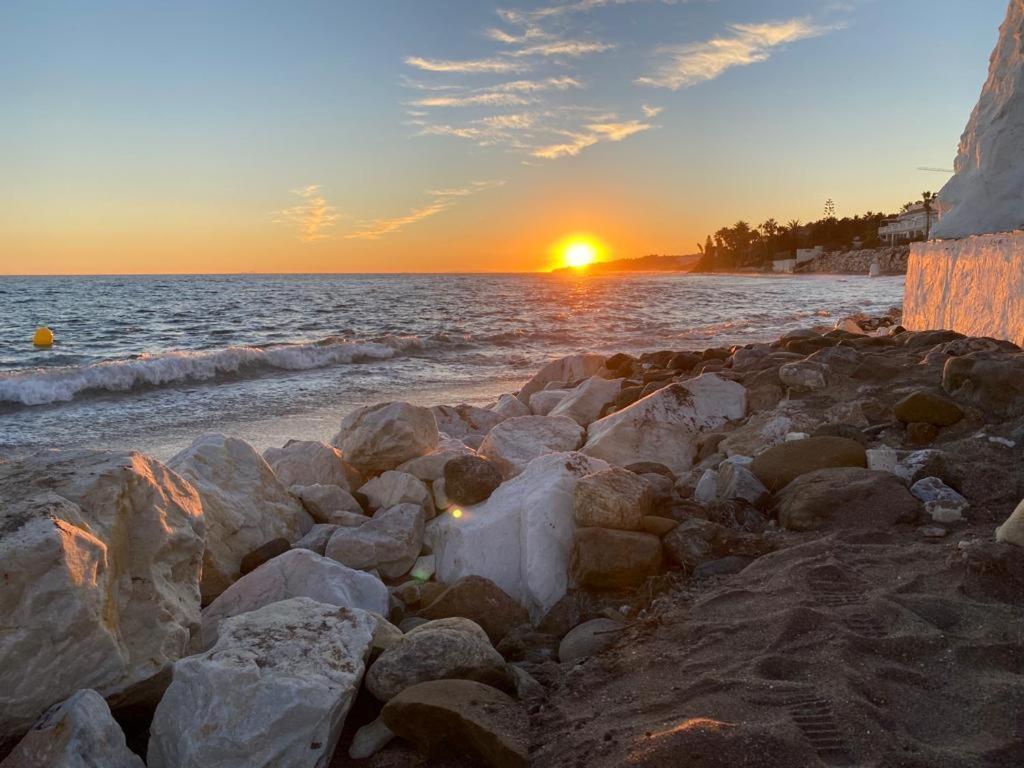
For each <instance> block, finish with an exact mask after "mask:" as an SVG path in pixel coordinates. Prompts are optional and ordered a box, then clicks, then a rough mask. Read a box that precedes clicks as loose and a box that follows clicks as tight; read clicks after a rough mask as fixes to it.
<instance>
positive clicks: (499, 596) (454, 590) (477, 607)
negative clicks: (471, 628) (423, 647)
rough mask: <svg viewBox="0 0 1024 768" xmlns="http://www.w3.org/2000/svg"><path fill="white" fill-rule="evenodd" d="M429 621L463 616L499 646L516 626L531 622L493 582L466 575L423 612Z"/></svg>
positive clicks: (520, 607)
mask: <svg viewBox="0 0 1024 768" xmlns="http://www.w3.org/2000/svg"><path fill="white" fill-rule="evenodd" d="M420 615H421V616H423V617H424V618H426V619H448V618H452V617H456V616H458V617H462V618H464V619H469V620H470V621H473V622H475V623H476V624H479V625H480V627H481V628H482V629H483V630H484V632H486V633H487V637H488V638H490V640H491V642H492V643H494V644H495V645H497V644H498V643H500V642H501V639H502V638H503V637H505V635H507V634H508V633H509V632H510V631H511V630H512V629H513V628H514V627H517V626H519V625H520V624H525V623H527V622H528V621H529V620H530V614H529V613H527V611H526V609H525V608H523V606H521V605H520V604H519V603H517V602H516V601H515V600H513V599H512V598H511V597H509V596H508V595H507V594H505V593H504V592H503V591H502V590H501V588H500V587H499V586H498V585H497V584H495V583H494V582H493V581H491V580H490V579H485V578H483V577H482V576H465V577H463V578H461V579H459V580H458V581H456V582H455V583H454V584H452V585H451V586H450V587H448V588H447V589H446V590H445V591H444V592H442V593H441V594H440V595H439V596H438V597H437V599H435V600H434V601H433V602H432V603H430V605H428V606H427V607H426V608H424V609H423V610H421V611H420Z"/></svg>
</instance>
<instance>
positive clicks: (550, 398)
mask: <svg viewBox="0 0 1024 768" xmlns="http://www.w3.org/2000/svg"><path fill="white" fill-rule="evenodd" d="M571 391H572V390H571V389H542V390H541V391H540V392H534V393H533V394H532V395H530V413H532V414H533V415H534V416H547V415H548V414H549V413H551V411H552V410H553V409H554V408H555V406H556V405H558V404H559V403H560V402H562V401H563V400H565V398H566V397H568V396H569V393H570V392H571Z"/></svg>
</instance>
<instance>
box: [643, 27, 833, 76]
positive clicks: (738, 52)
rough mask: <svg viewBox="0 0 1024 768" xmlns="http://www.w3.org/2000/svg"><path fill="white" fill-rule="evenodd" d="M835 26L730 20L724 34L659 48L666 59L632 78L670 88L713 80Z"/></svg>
mask: <svg viewBox="0 0 1024 768" xmlns="http://www.w3.org/2000/svg"><path fill="white" fill-rule="evenodd" d="M839 26H840V25H831V26H822V25H818V24H815V23H813V22H812V21H810V20H809V19H801V18H798V19H789V20H788V21H773V22H766V23H763V24H733V25H731V26H730V27H729V30H730V34H728V35H723V36H720V37H715V38H712V39H711V40H706V41H703V42H699V43H688V44H686V45H681V46H673V47H667V48H663V49H662V53H663V54H665V55H666V60H665V61H664V62H663V63H662V64H661V65H660V66H659V67H658V68H657V70H656V71H655V72H654V73H653V74H652V75H649V76H647V77H641V78H639V79H638V80H637V81H636V82H637V83H638V84H640V85H648V86H653V87H656V88H669V89H671V90H673V91H677V90H679V89H680V88H688V87H690V86H692V85H696V84H697V83H702V82H706V81H708V80H714V79H715V78H716V77H718V76H720V75H721V74H722V73H724V72H726V71H727V70H729V69H732V68H733V67H744V66H748V65H750V64H757V63H759V62H763V61H767V60H768V59H769V58H770V57H771V55H772V51H773V50H775V49H776V48H779V47H780V46H783V45H786V44H787V43H793V42H796V41H798V40H806V39H808V38H812V37H820V36H821V35H824V34H826V33H828V32H830V31H832V30H834V29H838V28H839Z"/></svg>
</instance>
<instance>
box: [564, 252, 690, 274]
mask: <svg viewBox="0 0 1024 768" xmlns="http://www.w3.org/2000/svg"><path fill="white" fill-rule="evenodd" d="M699 259H700V254H699V253H694V254H689V255H686V256H657V255H653V254H652V255H650V256H639V257H637V258H632V259H615V260H613V261H599V262H596V263H594V264H591V265H590V266H588V267H586V270H585V271H586V272H587V273H589V274H605V273H609V272H689V271H690V270H691V269H692V268H693V266H694V265H695V264H696V263H697V261H698V260H699ZM552 271H553V272H580V271H583V270H580V269H577V268H575V267H562V268H560V269H555V270H552Z"/></svg>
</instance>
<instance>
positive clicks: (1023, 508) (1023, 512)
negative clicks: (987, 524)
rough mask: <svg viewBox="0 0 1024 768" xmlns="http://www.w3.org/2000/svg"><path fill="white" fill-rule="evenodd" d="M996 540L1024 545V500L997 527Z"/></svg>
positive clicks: (1019, 545)
mask: <svg viewBox="0 0 1024 768" xmlns="http://www.w3.org/2000/svg"><path fill="white" fill-rule="evenodd" d="M996 541H1001V542H1003V543H1005V544H1016V545H1017V546H1018V547H1024V501H1022V502H1021V503H1020V504H1018V505H1017V508H1016V509H1014V510H1013V512H1012V513H1011V514H1010V516H1009V517H1008V518H1006V520H1005V521H1003V524H1002V525H1000V526H999V527H998V528H996Z"/></svg>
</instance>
